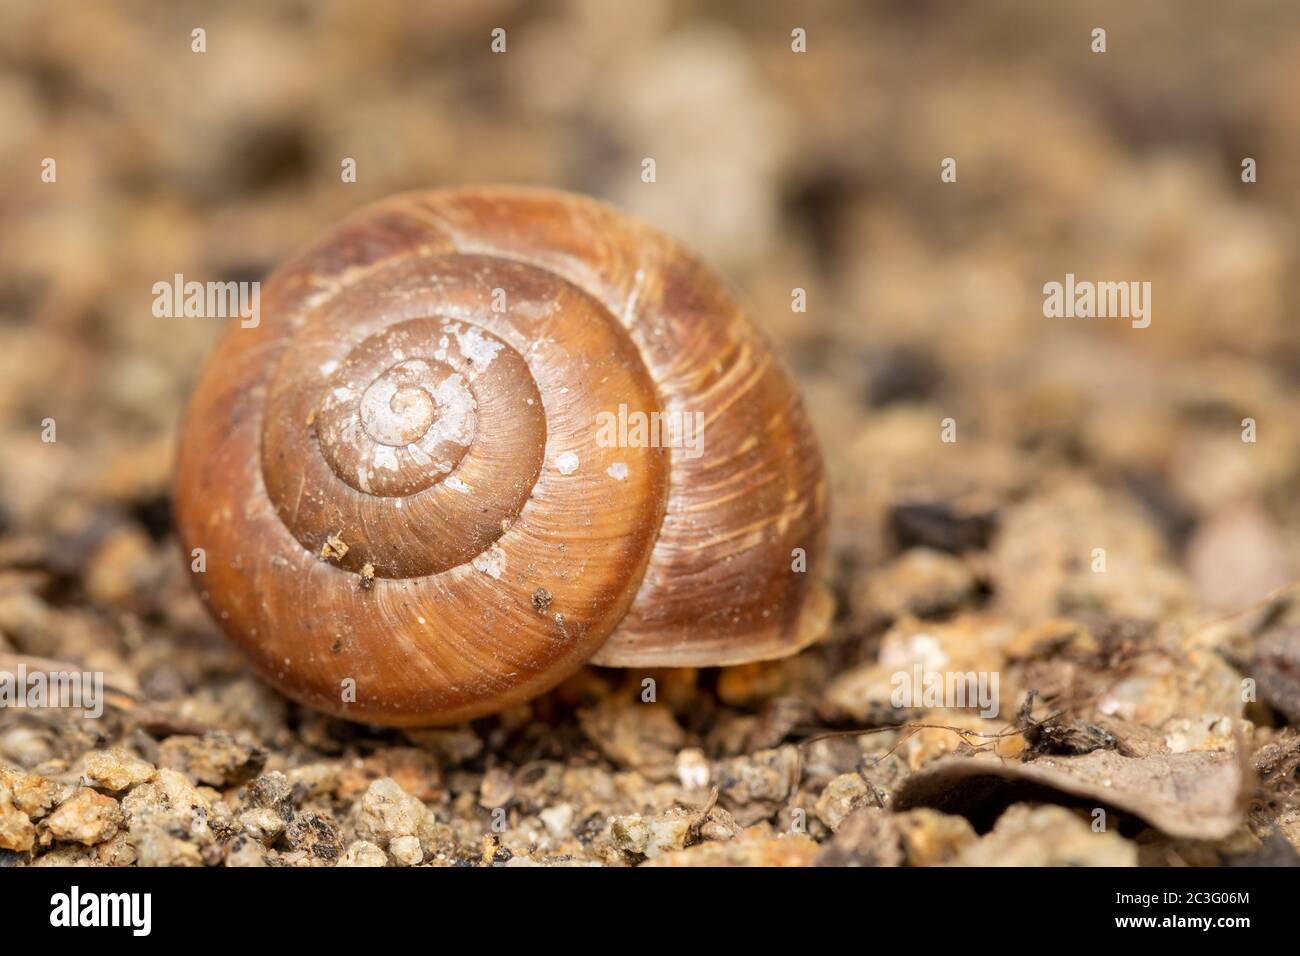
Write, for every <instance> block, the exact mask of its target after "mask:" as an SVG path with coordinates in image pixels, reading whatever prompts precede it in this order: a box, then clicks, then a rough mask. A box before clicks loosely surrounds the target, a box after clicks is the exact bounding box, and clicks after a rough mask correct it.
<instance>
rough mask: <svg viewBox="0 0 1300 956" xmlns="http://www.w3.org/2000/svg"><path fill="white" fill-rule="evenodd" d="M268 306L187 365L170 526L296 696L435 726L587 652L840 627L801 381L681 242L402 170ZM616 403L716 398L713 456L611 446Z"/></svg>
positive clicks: (633, 406) (652, 407)
mask: <svg viewBox="0 0 1300 956" xmlns="http://www.w3.org/2000/svg"><path fill="white" fill-rule="evenodd" d="M261 303H262V305H261V318H260V322H259V323H258V324H257V326H256V327H253V328H242V327H232V328H231V329H230V330H229V331H228V332H227V334H226V335H225V337H224V338H223V339H222V340H221V342H220V343H219V345H218V347H217V348H216V350H215V351H214V353H213V355H212V356H211V357H210V359H209V360H208V362H207V364H206V365H205V367H204V370H203V372H202V374H201V377H200V380H199V382H198V384H197V386H196V389H195V392H194V395H193V398H192V400H191V404H190V408H189V411H188V413H187V416H186V420H185V424H184V428H183V431H182V437H181V443H180V453H179V463H178V469H177V477H176V494H175V498H176V520H177V525H178V528H179V533H180V537H181V540H182V543H183V545H184V547H185V548H186V551H187V553H189V552H191V551H192V550H193V549H196V548H202V549H203V550H204V553H205V556H206V570H205V571H204V572H203V573H195V574H194V579H195V580H194V583H195V586H196V587H197V588H198V590H199V592H200V594H201V596H202V598H203V599H204V601H205V602H206V603H207V605H208V606H209V608H210V609H211V611H212V612H213V614H214V616H215V617H216V618H217V620H218V621H219V622H220V624H221V626H222V628H223V629H224V630H225V631H226V633H227V634H228V635H229V636H230V637H231V639H233V640H234V641H235V642H236V643H237V644H238V645H239V646H240V647H241V648H242V649H243V650H244V652H245V653H246V654H247V655H248V656H249V658H250V659H251V660H252V662H253V664H254V666H255V667H256V669H257V670H258V671H259V672H260V673H261V674H262V675H263V676H264V677H266V678H267V679H268V680H270V681H271V682H272V683H273V684H275V685H276V686H277V687H279V688H280V689H281V690H282V691H284V692H285V693H286V694H288V695H289V696H291V697H294V698H295V699H297V700H300V701H302V702H304V703H306V704H309V705H311V706H313V707H316V708H319V709H321V710H324V711H328V712H331V713H334V714H339V715H342V716H346V717H349V718H352V719H356V720H364V721H368V722H372V723H378V724H391V725H421V724H437V723H449V722H454V721H460V720H465V719H468V718H471V717H475V716H479V715H482V714H486V713H491V712H493V711H497V710H500V709H503V708H505V707H508V706H510V705H512V704H515V703H518V702H520V701H523V700H526V699H528V698H530V697H532V696H535V695H537V694H539V693H541V692H542V691H544V690H546V689H548V688H550V687H551V686H553V685H555V684H556V683H558V682H559V681H560V680H562V679H563V678H564V677H566V676H568V675H569V674H571V673H572V672H573V671H575V670H576V669H577V668H578V667H580V666H581V665H582V664H583V663H584V662H592V663H596V664H603V665H608V666H619V667H631V666H644V667H663V666H667V667H674V666H709V665H723V664H736V663H741V662H745V661H753V660H761V659H767V658H773V657H780V656H783V655H786V654H789V653H792V652H794V651H796V650H798V649H799V648H801V647H804V646H806V645H807V644H808V643H810V642H811V641H813V640H815V639H816V638H817V637H818V636H819V635H820V634H821V633H822V632H823V630H824V629H825V625H826V622H827V620H828V617H829V614H830V604H831V602H830V599H829V597H828V595H827V593H826V591H825V589H824V588H823V587H822V585H821V584H820V583H819V578H818V572H819V570H821V564H822V561H821V559H822V556H823V553H824V550H825V532H826V508H827V493H826V481H825V477H824V474H823V469H822V461H821V455H820V452H819V450H818V447H817V444H816V440H815V438H814V436H813V433H812V430H811V428H810V426H809V423H808V421H807V417H806V415H805V412H804V410H803V407H802V404H801V402H800V399H799V395H798V392H797V391H796V389H795V387H794V385H793V383H792V381H791V379H790V377H789V376H788V374H787V373H786V371H785V370H784V368H783V366H782V364H781V362H780V361H779V360H778V358H777V356H776V355H775V354H774V353H773V351H772V349H771V347H770V346H769V345H768V344H767V342H766V341H765V340H764V339H763V338H762V336H761V335H760V334H759V333H758V331H757V330H756V329H755V327H754V326H753V325H752V324H751V322H750V321H749V319H748V318H747V317H746V315H745V313H744V311H743V310H742V308H741V307H740V306H739V305H738V304H737V302H736V301H735V300H734V299H733V297H732V296H731V294H730V293H729V292H728V291H727V289H726V288H725V287H724V286H723V284H722V283H721V282H720V281H719V280H718V279H717V278H716V277H715V276H714V275H713V274H712V273H711V272H709V271H708V270H707V269H705V268H704V267H703V266H702V265H701V264H700V263H699V262H697V261H696V260H695V259H694V258H693V257H692V256H690V255H689V254H687V253H686V252H684V251H683V250H682V249H681V248H680V247H679V246H678V245H676V244H675V243H674V242H672V241H671V240H669V239H668V238H666V237H665V236H663V235H661V234H659V233H658V232H656V231H654V230H652V229H650V228H648V227H646V226H644V225H642V224H640V223H638V222H635V221H632V220H630V219H628V218H626V217H624V216H622V215H620V214H619V213H617V212H615V211H614V210H612V209H610V208H609V207H607V206H605V205H602V204H600V203H598V202H596V201H593V200H590V199H586V198H583V197H579V196H574V195H569V194H565V193H560V192H553V191H545V190H535V189H524V188H499V187H493V188H478V189H455V190H444V191H433V192H422V193H412V194H407V195H401V196H396V197H392V198H390V199H387V200H384V201H381V202H379V203H376V204H374V205H372V206H369V207H367V208H365V209H363V210H362V211H361V212H359V213H358V214H357V215H355V216H354V217H352V218H351V219H349V220H347V221H346V222H344V223H343V224H341V225H340V226H339V227H337V228H336V229H335V230H333V231H332V232H331V233H329V234H328V235H327V236H325V238H323V239H322V240H321V241H320V242H317V243H316V244H314V245H313V246H311V247H310V248H308V249H307V250H306V251H305V252H303V253H301V254H299V255H298V256H296V257H294V258H293V259H291V260H290V261H289V262H287V263H285V264H284V265H283V266H282V267H281V268H280V269H278V270H277V271H276V272H275V274H274V275H273V276H272V277H271V278H270V280H269V281H268V282H267V283H266V285H265V286H264V288H263V289H262V295H261ZM620 408H623V409H625V410H626V411H627V412H628V414H629V415H631V414H632V413H636V412H641V413H644V414H646V415H647V416H648V415H649V414H650V413H652V412H660V413H696V412H699V413H702V415H703V422H704V429H703V443H702V450H703V453H702V454H700V455H698V456H694V455H692V454H691V453H690V449H683V448H664V447H626V446H624V447H609V444H610V443H609V442H608V441H607V440H606V441H604V442H602V441H599V440H598V434H597V433H598V429H597V425H596V423H597V420H598V416H599V415H600V413H602V412H605V413H608V414H609V415H617V414H618V412H619V410H620ZM642 444H644V443H642ZM795 549H803V551H804V553H805V554H806V561H807V570H806V571H805V572H803V573H799V572H796V571H793V570H792V554H793V553H794V551H795ZM349 688H351V689H352V694H349V693H348V692H347V691H348V689H349Z"/></svg>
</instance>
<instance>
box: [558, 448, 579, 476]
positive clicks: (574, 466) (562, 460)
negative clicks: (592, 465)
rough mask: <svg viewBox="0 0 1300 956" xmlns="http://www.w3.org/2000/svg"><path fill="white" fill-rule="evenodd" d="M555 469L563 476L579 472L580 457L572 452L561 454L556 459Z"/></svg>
mask: <svg viewBox="0 0 1300 956" xmlns="http://www.w3.org/2000/svg"><path fill="white" fill-rule="evenodd" d="M555 468H556V470H557V471H559V473H560V474H562V475H571V474H573V473H574V472H575V471H577V470H578V456H577V455H575V454H574V453H573V452H571V451H565V452H561V453H560V454H559V455H557V456H556V458H555Z"/></svg>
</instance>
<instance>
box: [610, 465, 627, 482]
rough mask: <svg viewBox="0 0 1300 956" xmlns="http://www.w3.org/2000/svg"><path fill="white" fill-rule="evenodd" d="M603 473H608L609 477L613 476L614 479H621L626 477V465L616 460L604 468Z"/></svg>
mask: <svg viewBox="0 0 1300 956" xmlns="http://www.w3.org/2000/svg"><path fill="white" fill-rule="evenodd" d="M605 474H607V475H609V477H611V478H613V479H614V480H615V481H622V480H623V479H624V478H626V477H627V465H626V464H625V463H624V462H621V461H616V462H614V464H612V465H610V466H609V467H608V468H606V469H605Z"/></svg>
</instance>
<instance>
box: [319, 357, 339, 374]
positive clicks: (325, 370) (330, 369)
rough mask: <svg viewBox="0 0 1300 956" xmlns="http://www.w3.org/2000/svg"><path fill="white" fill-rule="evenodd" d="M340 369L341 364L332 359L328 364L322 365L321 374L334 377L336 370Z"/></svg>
mask: <svg viewBox="0 0 1300 956" xmlns="http://www.w3.org/2000/svg"><path fill="white" fill-rule="evenodd" d="M338 367H339V363H338V362H336V361H334V359H330V360H329V361H328V362H325V363H324V364H323V365H321V367H320V373H321V374H322V375H332V374H333V373H334V370H335V369H336V368H338Z"/></svg>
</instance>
